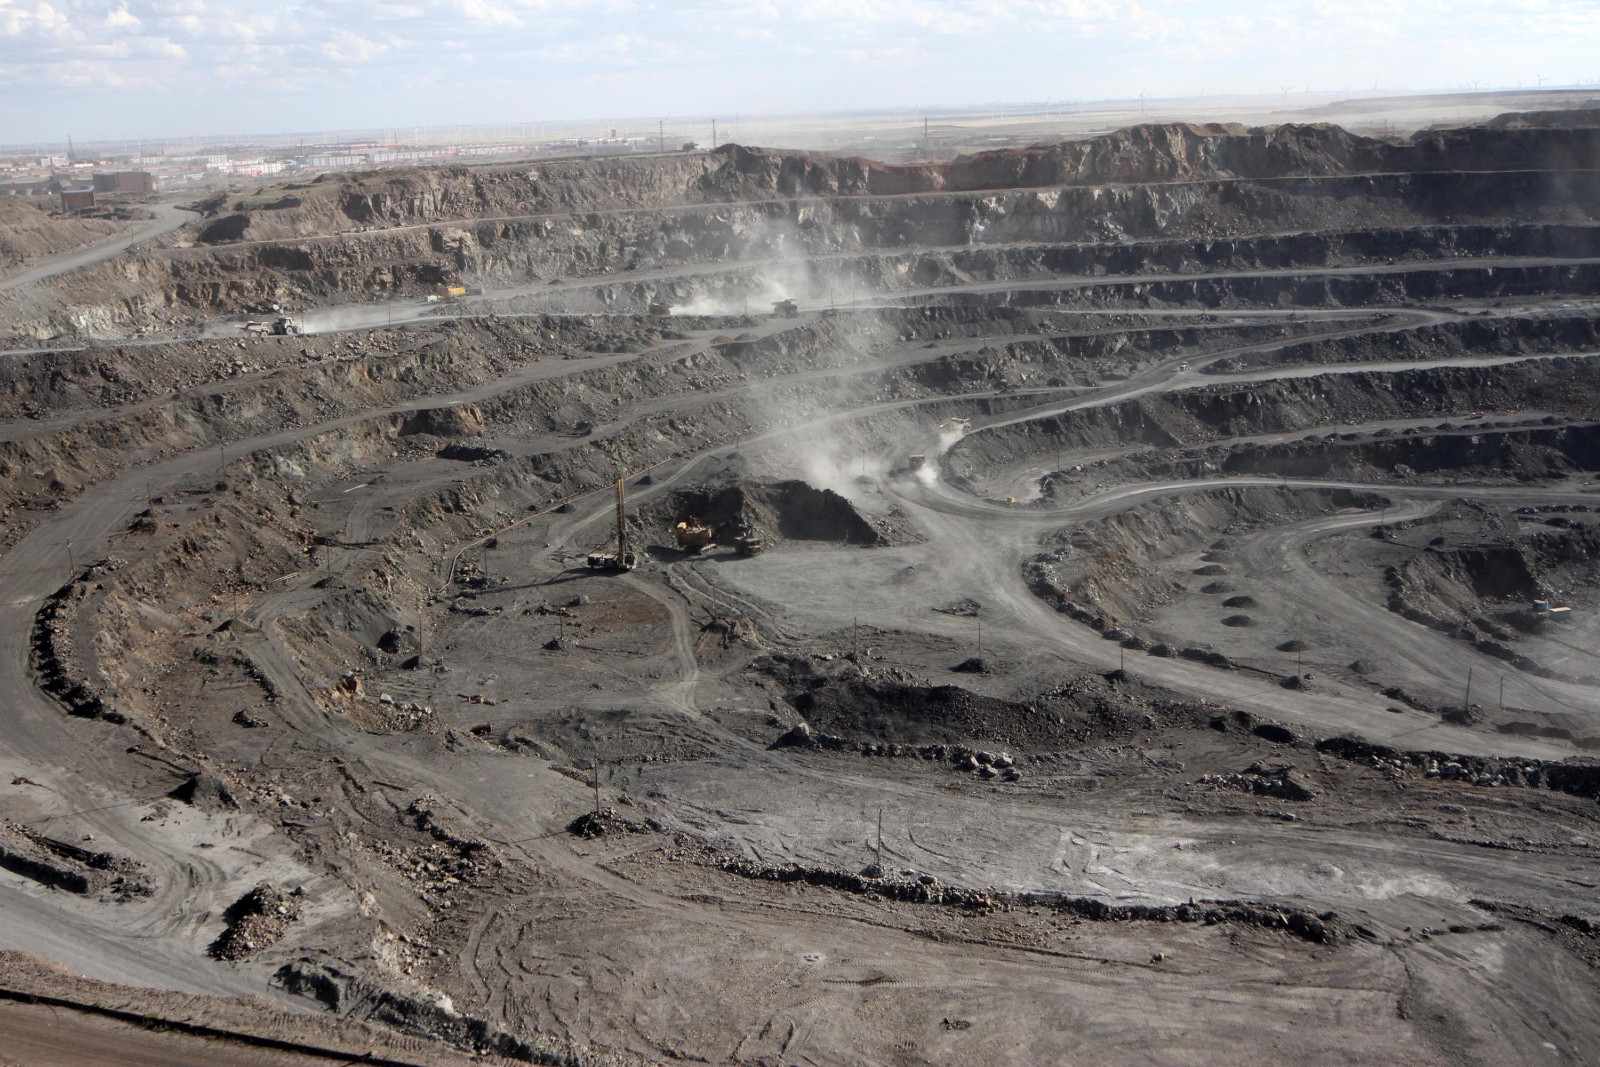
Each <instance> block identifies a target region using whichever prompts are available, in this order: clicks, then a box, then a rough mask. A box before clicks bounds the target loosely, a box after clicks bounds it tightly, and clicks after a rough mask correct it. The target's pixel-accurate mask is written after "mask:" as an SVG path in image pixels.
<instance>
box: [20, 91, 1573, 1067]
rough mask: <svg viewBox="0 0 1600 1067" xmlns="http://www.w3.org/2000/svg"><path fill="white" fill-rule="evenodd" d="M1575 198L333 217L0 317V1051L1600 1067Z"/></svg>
mask: <svg viewBox="0 0 1600 1067" xmlns="http://www.w3.org/2000/svg"><path fill="white" fill-rule="evenodd" d="M1591 117H1592V118H1593V121H1589V118H1591ZM1597 149H1600V112H1584V111H1562V112H1552V113H1531V114H1527V115H1520V116H1515V117H1513V118H1509V119H1504V120H1497V121H1494V122H1490V123H1487V124H1485V125H1480V126H1465V127H1460V128H1442V129H1432V130H1428V131H1424V132H1420V133H1418V134H1416V135H1415V136H1413V137H1410V138H1406V139H1398V138H1396V139H1390V140H1374V139H1369V138H1367V137H1363V136H1359V135H1356V134H1353V133H1349V132H1346V131H1345V130H1342V129H1340V128H1338V127H1336V126H1326V125H1315V126H1313V125H1305V126H1276V127H1265V128H1255V129H1246V128H1244V127H1242V126H1224V125H1213V126H1200V125H1180V124H1172V125H1149V126H1140V127H1133V128H1130V129H1126V130H1122V131H1118V132H1115V133H1111V134H1106V135H1104V136H1099V137H1094V138H1090V139H1088V140H1083V141H1073V142H1059V143H1048V144H1041V145H1037V146H1034V147H1031V148H1016V149H1007V150H1003V151H998V152H993V153H986V154H978V155H973V156H963V157H960V158H957V159H955V160H954V161H952V162H949V163H937V164H936V163H927V164H907V165H903V166H901V165H886V164H877V163H870V162H866V161H862V160H838V159H833V158H829V157H825V156H799V155H785V154H783V153H779V152H771V151H765V150H762V149H755V148H744V147H739V146H732V145H730V146H724V147H722V148H719V149H718V150H717V151H715V152H711V153H701V152H688V153H676V154H671V155H662V156H649V157H643V156H641V157H626V158H615V159H607V160H575V161H561V162H553V163H552V162H544V163H538V164H519V165H514V166H509V165H498V164H497V165H490V166H481V167H472V168H467V167H457V168H446V169H436V170H427V169H423V170H390V171H383V172H376V173H373V174H369V175H360V176H355V177H353V178H351V179H350V180H341V181H308V182H299V183H288V184H286V185H285V186H284V187H283V188H282V189H279V190H267V191H263V192H260V193H257V194H253V195H252V196H251V197H250V198H249V199H248V200H245V201H234V200H230V199H229V198H228V197H227V196H219V197H216V198H213V199H212V200H209V201H207V202H205V203H203V204H200V205H195V208H196V211H195V214H196V215H197V216H198V217H197V218H196V219H195V220H194V221H191V222H187V223H186V224H185V225H183V226H182V227H181V228H180V229H177V230H175V231H172V232H161V233H158V234H157V235H156V236H155V238H154V239H153V240H151V241H146V242H145V243H142V244H139V245H137V246H135V247H133V248H132V249H129V250H126V251H122V250H120V249H116V248H112V249H109V250H107V251H105V252H104V254H103V255H101V254H98V253H94V252H92V251H91V252H88V253H81V254H80V259H81V260H82V261H83V262H81V263H80V262H79V261H78V260H75V261H74V262H73V264H71V266H72V267H73V268H74V269H70V270H67V269H63V270H62V271H61V272H59V273H55V274H52V275H49V276H47V277H41V278H38V279H28V280H27V282H26V284H17V285H14V286H10V287H7V288H5V290H4V291H3V292H0V348H3V349H5V350H6V353H7V354H6V355H5V356H3V357H0V636H3V637H4V640H3V642H0V648H3V649H4V651H3V653H0V715H3V716H4V728H3V730H0V949H3V950H7V951H5V952H4V953H0V1006H3V1007H4V1008H5V1010H4V1012H0V1034H12V1035H14V1038H15V1041H16V1044H15V1046H14V1047H15V1048H16V1049H20V1050H25V1051H24V1052H19V1053H11V1052H9V1051H8V1050H6V1049H0V1060H4V1059H6V1058H7V1057H8V1056H12V1055H25V1056H26V1057H33V1058H34V1059H30V1060H29V1062H34V1061H35V1060H37V1062H53V1061H50V1060H49V1059H48V1057H49V1056H50V1055H57V1054H58V1055H59V1058H60V1062H68V1061H69V1060H70V1061H71V1062H74V1063H98V1062H152V1063H153V1062H170V1063H233V1062H247V1061H248V1062H258V1063H271V1062H278V1061H280V1060H281V1062H285V1063H300V1062H342V1061H344V1060H348V1059H352V1058H356V1057H359V1056H368V1057H369V1058H370V1060H371V1061H372V1062H387V1063H415V1064H426V1063H439V1064H448V1063H455V1062H466V1060H467V1059H468V1058H473V1059H478V1060H483V1059H489V1060H492V1061H498V1060H505V1061H523V1062H539V1063H574V1064H634V1063H656V1062H675V1061H692V1062H709V1063H759V1064H806V1063H811V1064H835V1063H837V1064H864V1063H872V1064H921V1063H930V1064H931V1063H978V1062H1007V1063H1083V1062H1096V1063H1104V1064H1142V1063H1213V1062H1238V1063H1268V1062H1270V1063H1280V1062H1297V1063H1305V1064H1323V1063H1351V1064H1353V1063H1407V1064H1409V1063H1415V1064H1456V1063H1461V1064H1524V1063H1535V1062H1537V1063H1547V1062H1548V1063H1589V1062H1597V1061H1600V1052H1597V1051H1596V1050H1597V1049H1600V1026H1597V1023H1596V1020H1597V1019H1600V1010H1597V1009H1600V976H1597V971H1596V968H1597V966H1600V925H1597V924H1600V905H1597V904H1596V897H1595V891H1596V887H1597V886H1600V807H1597V799H1600V646H1597V643H1596V639H1597V637H1600V622H1597V621H1596V620H1597V618H1600V570H1597V567H1596V557H1597V554H1600V510H1597V509H1600V491H1597V486H1596V479H1597V476H1600V363H1597V361H1596V356H1597V355H1600V305H1597V304H1596V298H1595V294H1596V292H1597V291H1600V221H1597V220H1600V182H1597V178H1596V175H1597V174H1600V170H1597V169H1596V168H1595V167H1594V160H1595V159H1596V158H1597V157H1596V151H1597ZM169 214H170V213H169ZM159 221H160V223H161V225H160V226H159V227H155V226H153V227H152V231H151V232H152V233H156V231H157V230H160V229H163V228H164V229H166V230H171V227H172V226H173V225H175V224H176V222H177V221H178V217H177V216H175V215H172V216H171V217H168V216H167V215H163V216H162V218H161V219H160V220H159ZM451 287H460V288H466V289H467V290H468V295H466V296H465V297H462V296H459V295H457V294H454V293H452V292H451ZM441 293H442V294H444V295H443V296H442V297H441V296H440V294H441ZM430 297H434V298H435V299H432V300H430V299H429V298H430ZM782 300H793V301H794V302H795V305H794V308H793V313H792V314H781V313H774V306H773V305H774V302H775V301H782ZM273 305H276V306H277V307H279V308H281V309H284V312H285V313H286V314H289V315H291V316H293V317H294V318H295V319H298V320H301V321H303V322H304V324H305V326H306V332H304V333H289V334H286V335H282V336H275V335H271V334H267V335H257V334H254V333H249V332H246V331H243V330H241V329H240V328H239V327H240V326H241V324H243V323H244V322H245V321H246V320H247V319H251V318H257V319H259V318H261V317H262V315H263V314H265V313H264V312H263V311H262V310H261V309H262V308H270V307H271V306H273ZM779 310H781V309H779ZM619 494H620V495H619ZM619 499H620V500H621V504H620V515H621V518H620V529H621V532H622V536H623V537H624V538H625V539H626V542H627V545H626V548H627V551H628V552H629V553H630V554H631V555H632V556H633V557H634V558H636V560H637V566H635V567H633V568H632V569H630V570H622V569H619V568H614V567H607V566H604V565H601V566H598V567H596V566H590V565H589V560H590V557H591V555H592V554H598V559H597V561H598V562H600V563H602V564H603V563H604V562H605V560H606V559H611V558H615V556H616V555H617V553H618V551H619V549H620V548H621V547H623V546H619V545H618V543H617V537H618V530H619V518H618V515H619V510H618V509H619V504H618V501H619ZM680 524H683V527H684V529H683V530H682V532H681V534H680V530H679V527H680ZM691 542H692V543H691ZM50 1049H56V1050H59V1052H58V1053H52V1052H50V1051H48V1050H50ZM119 1056H120V1057H122V1058H121V1059H118V1057H119ZM40 1057H45V1058H42V1059H41V1058H40ZM97 1057H98V1058H97ZM275 1058H276V1059H275Z"/></svg>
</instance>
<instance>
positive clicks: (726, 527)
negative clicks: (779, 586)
mask: <svg viewBox="0 0 1600 1067" xmlns="http://www.w3.org/2000/svg"><path fill="white" fill-rule="evenodd" d="M640 517H641V518H642V519H644V521H645V523H646V525H647V526H650V527H656V528H662V529H668V528H671V527H672V526H674V525H675V524H676V523H678V522H682V521H686V520H688V519H690V518H693V519H697V520H698V521H699V522H701V523H703V524H705V525H707V526H709V527H711V529H712V531H713V539H714V541H715V542H716V543H718V544H729V543H731V541H732V540H733V539H734V538H735V537H738V536H739V535H740V534H741V532H742V531H745V530H749V531H753V533H754V534H755V535H756V536H758V537H762V538H768V539H774V540H775V539H778V538H782V539H783V540H786V541H829V542H843V543H844V544H848V545H873V546H877V545H887V544H891V543H895V542H898V541H903V540H905V539H907V538H908V536H909V531H908V530H907V529H905V528H904V526H903V525H902V526H900V527H896V526H895V525H893V524H892V523H890V522H887V521H885V520H883V519H880V518H877V517H875V516H868V515H865V514H863V513H862V512H861V511H860V510H858V509H857V508H856V506H855V505H854V504H852V503H850V501H848V500H846V499H845V498H844V497H842V496H840V495H839V494H838V493H835V492H834V491H833V490H831V489H817V488H816V487H814V486H811V485H807V484H806V483H805V482H801V481H781V482H769V481H741V482H736V483H733V484H730V485H722V486H700V487H696V488H692V489H680V490H678V491H676V492H674V493H673V494H672V495H671V496H669V497H668V498H667V499H666V500H663V501H661V502H659V503H656V504H652V505H650V506H649V507H647V508H645V509H644V511H643V513H642V514H641V516H640Z"/></svg>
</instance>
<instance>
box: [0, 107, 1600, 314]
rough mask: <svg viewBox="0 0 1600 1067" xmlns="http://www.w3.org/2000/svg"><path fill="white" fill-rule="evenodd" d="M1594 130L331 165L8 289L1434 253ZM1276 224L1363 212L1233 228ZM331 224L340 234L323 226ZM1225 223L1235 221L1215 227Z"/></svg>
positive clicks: (1121, 138)
mask: <svg viewBox="0 0 1600 1067" xmlns="http://www.w3.org/2000/svg"><path fill="white" fill-rule="evenodd" d="M1595 133H1596V131H1592V130H1586V131H1551V130H1534V131H1526V130H1524V131H1509V130H1507V131H1498V132H1494V131H1488V132H1485V131H1478V133H1477V134H1475V135H1473V136H1468V137H1460V138H1454V139H1452V138H1440V137H1435V138H1433V139H1432V140H1428V141H1426V142H1422V141H1419V142H1418V144H1417V145H1416V146H1414V147H1410V148H1404V149H1400V148H1394V147H1393V146H1384V145H1381V144H1380V143H1378V142H1369V141H1366V140H1365V139H1363V138H1358V137H1353V136H1352V135H1350V134H1347V133H1345V132H1344V131H1342V130H1339V129H1338V128H1336V127H1282V128H1278V129H1270V130H1256V131H1242V130H1237V129H1224V128H1221V127H1216V128H1201V127H1189V126H1172V127H1136V128H1134V129H1131V130H1125V131H1120V132H1119V133H1116V134H1110V135H1106V136H1105V137H1099V138H1092V139H1089V140H1086V141H1081V142H1070V143H1064V144H1057V145H1045V146H1038V147H1035V148H1030V149H1024V150H1017V151H1010V152H999V153H983V154H980V155H977V156H972V157H965V158H963V159H960V160H956V161H954V162H952V163H949V164H930V165H914V166H909V167H891V166H886V165H881V164H876V163H872V162H870V161H866V160H854V159H830V158H826V157H813V156H801V155H785V154H781V153H771V152H764V151H760V150H752V149H742V148H737V147H733V146H730V147H729V148H727V149H725V150H719V152H718V153H714V154H709V155H706V154H691V155H685V156H670V157H667V156H663V157H653V158H648V159H644V158H641V159H631V160H615V159H612V160H591V161H573V162H568V163H558V164H557V163H552V164H545V163H539V164H518V165H495V166H488V167H443V168H425V169H418V170H412V171H399V172H395V171H386V172H382V173H379V174H367V175H354V176H343V177H333V176H328V177H325V178H324V179H321V180H319V181H317V182H311V183H290V184H289V185H285V186H280V187H274V188H271V189H267V190H264V191H263V192H262V193H260V194H259V195H257V196H254V197H250V198H246V199H244V200H228V199H225V198H224V199H218V200H215V201H213V202H208V204H207V205H206V206H207V208H208V209H209V210H210V211H211V212H212V213H213V217H212V218H211V220H210V222H208V223H206V224H205V225H204V226H203V228H202V230H201V234H202V241H201V247H199V248H194V249H182V248H176V247H173V248H168V249H166V250H164V251H154V252H145V253H141V254H135V255H130V256H124V257H120V258H119V259H118V260H116V261H115V262H114V263H108V264H102V265H100V266H98V267H95V268H91V269H89V270H86V271H82V272H78V273H76V274H75V275H74V276H73V277H72V278H71V279H66V280H62V281H59V282H56V283H52V286H51V287H50V288H49V289H48V290H41V291H40V292H35V293H32V294H29V295H28V296H26V297H25V298H24V297H18V296H15V295H12V296H10V297H8V298H7V299H6V300H5V301H3V302H0V304H3V306H4V310H5V318H6V319H7V321H8V322H9V323H10V328H11V331H12V333H13V334H14V336H17V337H20V338H30V339H49V338H52V337H58V336H99V337H114V336H119V335H126V333H128V332H130V331H132V330H134V329H136V328H139V327H149V326H161V327H164V326H169V325H170V324H171V322H172V321H174V320H175V319H180V320H187V319H191V318H193V317H195V316H196V315H200V316H202V317H203V316H204V315H207V314H211V313H214V312H219V311H222V312H226V311H234V310H238V309H240V308H242V307H243V306H245V305H248V304H253V303H258V302H261V301H274V302H279V303H286V304H291V305H295V306H306V305H315V304H329V303H343V302H347V301H349V300H351V299H361V298H366V297H368V296H371V295H372V294H381V295H388V296H392V295H405V294H416V293H418V292H421V291H424V290H427V289H429V288H431V287H432V286H434V285H436V284H438V283H439V282H442V281H464V282H467V283H470V284H483V285H487V286H490V287H493V286H495V285H496V284H527V283H529V282H530V281H539V280H543V279H549V278H552V277H573V276H593V275H595V274H600V273H607V272H611V271H618V270H642V269H653V268H661V267H675V266H683V265H686V264H693V263H705V264H708V265H711V264H716V265H719V266H720V265H726V264H728V263H730V262H764V263H767V264H768V266H767V267H764V268H762V274H763V276H764V278H766V277H767V276H770V275H771V272H772V271H773V270H777V271H778V273H779V274H780V275H783V276H784V277H785V278H788V288H791V289H797V290H799V289H804V290H806V291H807V295H809V296H816V295H819V294H822V293H823V291H824V289H825V284H824V282H825V281H827V279H822V278H819V277H815V276H814V275H816V273H817V272H816V270H815V269H814V268H813V267H809V266H803V265H801V264H798V263H796V262H795V260H796V257H797V254H802V255H805V254H809V255H816V254H822V253H837V252H851V251H858V252H874V253H889V254H890V255H891V256H893V254H894V253H893V250H897V249H904V248H905V247H906V246H908V245H938V246H946V247H961V246H969V245H980V246H981V245H992V244H1000V243H1010V242H1018V241H1052V242H1061V241H1075V242H1085V241H1087V242H1095V241H1103V242H1109V243H1110V245H1109V246H1108V247H1107V248H1105V249H1101V250H1098V251H1094V252H1085V251H1083V250H1074V249H1062V250H1057V251H1053V252H1051V253H1050V254H1049V256H1048V260H1049V261H1048V262H1044V261H1039V262H1034V263H1028V262H1026V260H1027V259H1028V258H1029V257H1028V256H1026V255H1024V256H1023V257H1022V258H1021V260H1018V261H1015V262H1013V261H1011V260H1010V259H1009V258H1008V256H1007V255H1006V254H1004V253H1001V254H999V256H998V258H995V257H994V256H993V255H991V256H989V257H987V258H986V257H984V256H976V257H970V258H966V259H964V258H963V256H945V255H943V254H936V255H924V256H920V257H910V258H907V257H898V261H892V260H891V261H878V260H872V261H866V260H863V261H861V262H857V263H853V264H843V265H840V267H841V269H842V274H841V277H840V278H839V279H837V280H840V281H841V282H844V283H846V284H850V285H857V286H864V285H872V286H875V287H877V288H883V289H894V288H904V287H905V286H907V285H918V284H930V283H933V282H936V281H937V280H938V279H939V278H942V277H954V278H957V279H959V278H960V277H963V276H970V277H976V278H983V277H986V276H994V277H1008V276H1017V277H1027V276H1039V275H1042V274H1051V273H1060V272H1068V273H1076V272H1079V271H1084V272H1089V273H1095V272H1099V271H1104V270H1109V269H1129V265H1130V263H1131V262H1132V261H1133V260H1136V259H1138V258H1140V257H1144V258H1147V259H1148V260H1149V262H1150V267H1151V269H1154V270H1156V271H1163V272H1164V271H1171V270H1174V269H1180V268H1184V269H1192V268H1194V267H1204V266H1205V265H1207V264H1211V265H1213V266H1215V267H1222V266H1235V267H1240V266H1250V265H1256V266H1261V267H1268V266H1273V265H1275V264H1276V265H1280V266H1281V265H1282V264H1284V263H1298V264H1317V265H1325V264H1337V263H1340V262H1345V261H1347V260H1348V259H1351V258H1356V259H1362V258H1367V259H1370V258H1372V257H1377V256H1382V257H1385V258H1405V257H1411V256H1416V255H1419V254H1421V251H1420V245H1419V244H1418V242H1417V241H1416V240H1414V239H1411V238H1408V237H1407V236H1405V235H1404V233H1403V232H1401V231H1403V230H1404V229H1407V228H1414V227H1431V226H1437V225H1439V224H1440V223H1443V222H1446V221H1448V222H1450V223H1455V224H1459V223H1461V222H1472V221H1473V220H1481V221H1482V222H1484V223H1485V224H1488V225H1490V226H1491V228H1492V227H1503V226H1504V225H1505V221H1504V220H1505V219H1507V218H1516V219H1520V220H1535V219H1544V220H1549V221H1551V222H1585V223H1587V222H1590V221H1592V219H1593V218H1594V217H1595V216H1596V214H1597V213H1600V179H1596V178H1595V176H1594V175H1593V174H1592V173H1591V172H1585V171H1581V170H1568V169H1564V168H1566V167H1568V166H1570V165H1572V161H1573V160H1574V159H1579V158H1581V155H1582V152H1583V151H1585V150H1586V146H1585V144H1584V143H1581V139H1582V137H1584V136H1590V135H1593V134H1595ZM1484 138H1488V139H1489V141H1484ZM1495 138H1499V141H1495V140H1494V139H1495ZM1574 138H1578V140H1574ZM1490 142H1493V143H1490ZM1500 142H1505V143H1503V144H1502V143H1500ZM1587 150H1588V151H1591V152H1592V150H1593V148H1592V146H1588V148H1587ZM1495 151H1515V152H1517V153H1518V155H1517V156H1515V157H1504V158H1518V159H1519V160H1521V161H1522V169H1519V170H1515V171H1506V172H1500V171H1496V170H1495V169H1494V168H1493V167H1491V168H1489V169H1488V171H1487V172H1486V171H1485V169H1484V167H1483V166H1482V164H1483V163H1484V158H1485V154H1486V153H1488V154H1489V155H1491V156H1492V154H1493V153H1494V152H1495ZM1497 165H1498V164H1497ZM1173 182H1178V183H1180V184H1171V183H1173ZM1108 183H1109V184H1108ZM1241 183H1242V184H1241ZM1263 229H1268V230H1272V231H1277V232H1279V233H1282V232H1283V231H1302V230H1311V231H1318V232H1322V233H1327V232H1329V231H1335V230H1339V231H1348V232H1350V233H1352V234H1356V236H1351V237H1345V238H1322V237H1316V236H1306V235H1301V236H1294V237H1274V238H1269V239H1266V240H1265V241H1262V242H1259V243H1253V242H1248V241H1247V242H1243V243H1238V244H1234V243H1229V242H1232V241H1233V239H1236V238H1240V237H1241V236H1243V235H1246V234H1259V233H1260V232H1261V231H1262V230H1263ZM1362 231H1377V232H1380V233H1387V236H1380V237H1374V238H1372V239H1368V238H1364V237H1361V236H1359V233H1360V232H1362ZM328 234H334V235H337V239H333V240H327V239H323V238H324V236H325V235H328ZM1158 237H1160V238H1178V239H1180V240H1181V239H1185V238H1187V239H1191V240H1196V239H1198V240H1199V241H1200V242H1202V243H1199V244H1195V245H1194V247H1192V248H1190V249H1188V250H1187V251H1179V250H1175V249H1163V250H1159V251H1156V252H1151V251H1150V250H1148V249H1140V248H1137V247H1121V248H1119V247H1118V246H1122V245H1125V243H1126V242H1129V241H1131V240H1136V239H1149V238H1158ZM1218 238H1221V239H1223V240H1224V242H1225V243H1224V244H1223V245H1220V246H1217V247H1215V248H1212V247H1208V246H1207V245H1205V244H1204V243H1203V242H1205V241H1211V240H1214V239H1218ZM1574 241H1577V242H1578V243H1579V244H1581V243H1582V239H1581V237H1579V236H1577V235H1575V234H1571V233H1567V234H1561V233H1554V234H1542V235H1540V234H1528V235H1521V236H1516V235H1511V236H1508V237H1507V238H1506V239H1504V240H1500V239H1497V238H1496V237H1494V235H1485V234H1482V233H1474V232H1466V233H1463V234H1462V235H1461V237H1460V238H1459V240H1458V241H1456V242H1450V241H1447V243H1454V244H1457V245H1458V250H1459V251H1461V252H1468V253H1471V252H1475V251H1482V250H1486V249H1488V248H1490V247H1500V248H1502V249H1503V251H1504V252H1505V254H1530V255H1536V254H1541V250H1542V254H1557V252H1558V251H1559V250H1561V249H1566V250H1568V252H1569V253H1570V251H1571V249H1572V248H1575V247H1577V245H1575V244H1574V243H1573V242H1574ZM1034 258H1036V259H1037V258H1038V257H1037V255H1036V254H1035V257H1034ZM790 275H793V276H794V277H793V278H790V277H789V276H790ZM752 285H753V283H752ZM680 288H681V287H676V288H675V287H673V286H669V285H663V284H660V283H649V284H647V285H645V286H644V287H643V288H640V289H637V290H636V291H634V290H618V291H616V292H611V293H607V292H605V291H603V290H600V291H596V292H593V293H587V294H586V295H585V299H592V300H597V301H600V302H601V304H605V303H606V302H608V301H609V302H610V303H612V304H618V302H621V303H620V305H619V306H629V307H631V306H634V305H635V304H639V305H640V306H642V301H648V300H650V299H653V298H656V297H657V296H661V295H663V294H665V295H667V296H670V297H672V298H674V299H679V300H681V299H684V298H686V297H687V296H688V295H689V294H685V293H683V292H681V291H680ZM745 288H746V291H747V294H748V291H749V290H750V289H751V288H752V286H746V287H745ZM753 288H755V289H760V290H763V291H764V286H754V285H753ZM734 295H737V294H734ZM757 295H762V293H759V292H758V294H757ZM1163 299H1166V297H1163ZM597 306H598V305H597Z"/></svg>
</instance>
